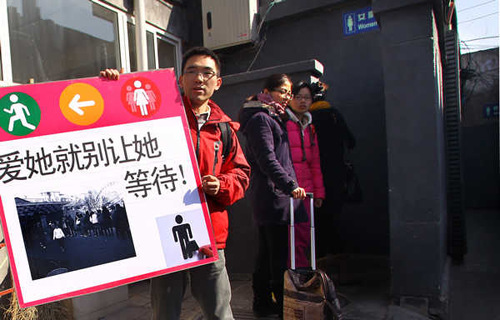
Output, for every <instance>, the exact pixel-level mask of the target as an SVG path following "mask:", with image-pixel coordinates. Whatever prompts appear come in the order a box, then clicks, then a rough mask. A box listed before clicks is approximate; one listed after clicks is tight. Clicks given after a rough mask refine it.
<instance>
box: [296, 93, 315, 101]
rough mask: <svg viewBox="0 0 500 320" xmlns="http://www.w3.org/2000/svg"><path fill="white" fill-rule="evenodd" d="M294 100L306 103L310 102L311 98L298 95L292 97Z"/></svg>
mask: <svg viewBox="0 0 500 320" xmlns="http://www.w3.org/2000/svg"><path fill="white" fill-rule="evenodd" d="M293 98H294V99H295V100H302V99H304V100H306V101H310V100H312V97H311V96H303V95H300V94H296V95H295V96H294V97H293Z"/></svg>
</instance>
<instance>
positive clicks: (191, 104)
mask: <svg viewBox="0 0 500 320" xmlns="http://www.w3.org/2000/svg"><path fill="white" fill-rule="evenodd" d="M100 75H101V76H102V77H105V78H108V79H118V78H119V75H120V73H119V72H118V70H114V69H106V70H104V71H101V73H100ZM221 84H222V78H221V77H220V61H219V58H218V57H217V55H216V54H215V53H214V52H212V51H211V50H209V49H207V48H203V47H196V48H192V49H191V50H189V51H188V52H186V53H185V55H184V57H183V59H182V75H181V76H180V78H179V85H180V87H181V88H182V89H183V92H184V96H183V102H184V106H185V108H186V115H187V119H188V122H189V129H190V132H191V137H192V140H193V145H194V147H195V151H196V156H197V159H198V166H199V168H200V174H201V176H202V186H201V187H202V190H203V191H204V193H205V194H206V195H207V197H206V198H207V203H208V208H209V210H210V218H211V221H212V227H213V230H214V235H215V240H216V244H217V251H218V256H219V260H218V261H216V262H214V263H212V264H209V265H204V266H201V267H197V268H193V269H190V270H186V271H180V272H175V273H172V274H168V275H165V276H160V277H157V278H154V279H152V281H151V305H152V308H153V319H179V318H180V314H181V304H182V300H183V297H184V292H185V289H186V286H187V283H188V276H190V278H191V292H192V294H193V296H194V297H195V298H196V300H197V301H198V302H199V303H200V305H201V308H202V310H203V313H204V315H205V318H207V319H233V315H232V311H231V306H230V301H231V287H230V283H229V277H228V275H227V271H226V265H225V258H224V248H225V246H226V239H227V235H228V216H227V211H226V207H227V206H229V205H231V204H233V203H234V202H236V201H237V200H239V199H241V198H243V196H244V194H245V191H246V189H247V187H248V183H249V175H250V166H249V165H248V163H247V161H246V159H245V156H244V154H243V151H242V149H241V146H240V144H239V141H238V138H237V136H236V133H235V131H237V130H238V129H239V124H238V123H235V122H232V120H231V119H230V118H229V117H228V116H227V115H226V114H225V113H224V112H223V111H222V110H221V109H220V107H219V106H218V105H217V104H215V103H214V102H213V101H212V100H210V98H211V97H212V95H213V93H214V92H215V91H216V90H218V89H219V88H220V86H221ZM220 123H228V124H229V126H227V128H229V130H228V131H227V132H226V133H224V132H223V129H221V128H222V127H223V126H222V125H221V124H220ZM225 134H228V135H229V138H230V140H227V139H225V137H224V135H225ZM225 140H227V141H228V142H229V143H226V145H225V146H224V145H223V142H224V141H225ZM224 148H226V149H227V148H229V150H227V152H226V150H225V149H224ZM200 251H202V252H206V254H209V255H210V254H213V253H212V252H211V248H201V249H200Z"/></svg>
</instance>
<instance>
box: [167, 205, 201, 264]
mask: <svg viewBox="0 0 500 320" xmlns="http://www.w3.org/2000/svg"><path fill="white" fill-rule="evenodd" d="M182 221H183V219H182V216H181V215H177V216H176V217H175V222H177V225H176V226H175V227H173V228H172V233H173V235H174V240H175V242H179V244H180V246H181V250H182V256H183V257H184V259H188V258H192V257H193V254H194V253H195V252H196V251H198V249H199V247H198V244H197V243H196V241H195V240H191V239H193V233H192V232H191V226H190V225H189V223H182Z"/></svg>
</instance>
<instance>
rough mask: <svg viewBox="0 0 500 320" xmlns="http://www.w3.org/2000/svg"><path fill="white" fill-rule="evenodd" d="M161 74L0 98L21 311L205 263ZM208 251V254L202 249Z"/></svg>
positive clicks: (197, 214) (2, 159)
mask: <svg viewBox="0 0 500 320" xmlns="http://www.w3.org/2000/svg"><path fill="white" fill-rule="evenodd" d="M200 184H201V179H200V173H199V171H198V166H197V162H196V157H195V152H194V148H193V145H192V140H191V136H190V133H189V128H188V124H187V120H186V115H185V110H184V106H183V104H182V99H181V95H180V93H179V89H178V87H177V83H176V79H175V74H174V72H173V70H171V69H165V70H156V71H151V72H141V73H130V74H124V75H122V76H121V77H120V79H119V80H117V81H113V80H105V79H102V78H98V77H95V78H86V79H77V80H70V81H60V82H50V83H42V84H34V85H22V86H13V87H7V88H0V199H1V202H0V217H1V221H2V227H3V231H4V234H5V242H6V245H7V248H8V252H9V260H10V266H11V271H12V275H13V278H14V283H15V287H16V292H17V296H18V299H19V304H20V306H21V307H28V306H33V305H38V304H43V303H48V302H52V301H55V300H59V299H66V298H70V297H75V296H78V295H82V294H88V293H93V292H97V291H100V290H105V289H109V288H113V287H116V286H120V285H124V284H127V283H131V282H135V281H139V280H143V279H146V278H151V277H154V276H159V275H162V274H166V273H170V272H175V271H179V270H183V269H187V268H191V267H196V266H199V265H203V264H207V263H211V262H213V261H215V260H216V259H218V257H217V256H214V257H206V256H205V255H203V254H202V253H201V251H200V250H199V248H201V247H202V246H207V245H208V246H211V248H215V240H214V237H213V234H212V228H211V225H210V217H209V212H208V208H207V205H206V200H205V198H204V195H203V193H202V192H201V189H200V188H199V186H200ZM213 251H214V252H217V251H216V250H213Z"/></svg>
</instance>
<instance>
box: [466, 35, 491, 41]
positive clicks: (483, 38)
mask: <svg viewBox="0 0 500 320" xmlns="http://www.w3.org/2000/svg"><path fill="white" fill-rule="evenodd" d="M497 38H498V35H497V36H488V37H481V38H473V39H467V40H463V41H478V40H487V39H497Z"/></svg>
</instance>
